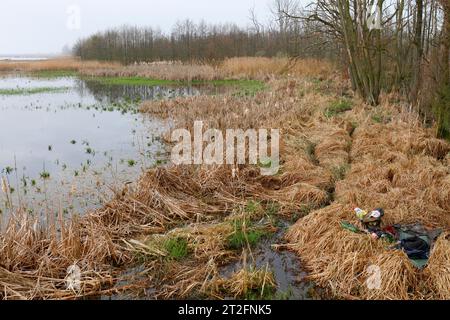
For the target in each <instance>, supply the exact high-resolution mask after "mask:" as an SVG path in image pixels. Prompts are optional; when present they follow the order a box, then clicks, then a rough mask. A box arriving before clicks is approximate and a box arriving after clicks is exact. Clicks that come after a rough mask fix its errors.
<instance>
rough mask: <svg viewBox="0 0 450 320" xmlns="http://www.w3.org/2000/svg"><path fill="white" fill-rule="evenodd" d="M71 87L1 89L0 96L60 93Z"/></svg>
mask: <svg viewBox="0 0 450 320" xmlns="http://www.w3.org/2000/svg"><path fill="white" fill-rule="evenodd" d="M69 89H70V88H69V87H59V88H17V89H0V96H24V95H32V94H39V93H59V92H65V91H67V90H69Z"/></svg>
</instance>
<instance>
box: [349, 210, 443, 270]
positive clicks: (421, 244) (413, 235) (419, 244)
mask: <svg viewBox="0 0 450 320" xmlns="http://www.w3.org/2000/svg"><path fill="white" fill-rule="evenodd" d="M355 213H356V216H357V217H358V219H359V220H360V222H361V223H362V225H363V226H364V229H361V228H359V227H357V226H355V225H354V224H351V223H350V222H347V221H343V222H341V226H342V228H344V229H346V230H349V231H351V232H354V233H366V234H369V235H370V236H371V237H372V238H373V239H385V240H387V241H389V242H392V243H394V242H396V244H395V245H394V247H391V249H396V250H403V251H404V252H405V253H406V255H407V256H408V258H409V259H410V261H411V263H412V264H413V265H414V266H415V267H417V268H418V269H423V268H425V266H426V265H427V264H428V260H429V258H430V252H431V248H432V245H433V243H434V241H436V239H437V238H438V237H439V236H440V235H441V234H442V230H440V229H437V230H428V229H426V228H425V227H424V226H423V225H421V224H419V223H416V224H410V225H400V224H396V225H393V226H387V227H384V228H381V221H382V218H383V217H384V210H383V209H376V210H373V211H371V212H367V211H364V210H362V209H360V208H356V209H355Z"/></svg>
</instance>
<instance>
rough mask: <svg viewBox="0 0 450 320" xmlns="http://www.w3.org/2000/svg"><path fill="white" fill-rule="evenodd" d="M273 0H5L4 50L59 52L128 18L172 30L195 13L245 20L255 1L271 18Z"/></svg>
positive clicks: (0, 27)
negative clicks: (270, 7)
mask: <svg viewBox="0 0 450 320" xmlns="http://www.w3.org/2000/svg"><path fill="white" fill-rule="evenodd" d="M269 3H271V1H270V0H1V6H0V54H31V53H41V54H44V53H59V52H61V50H62V48H63V47H64V46H65V45H72V44H73V43H74V42H75V40H76V39H78V38H80V37H85V36H88V35H90V34H92V33H94V32H96V31H99V30H104V29H106V28H109V27H116V26H120V25H123V24H130V25H149V26H155V27H156V26H160V27H161V28H162V29H163V31H167V30H170V28H171V26H172V25H173V24H174V23H175V22H176V21H177V20H180V19H185V18H190V19H192V20H194V21H199V20H201V19H205V20H206V21H207V22H212V23H216V22H234V23H237V24H239V25H243V26H245V25H247V24H248V23H249V9H250V8H252V7H255V10H256V12H257V14H258V16H259V17H260V19H261V20H264V19H267V17H268V16H269V12H270V11H269ZM78 9H79V10H78ZM78 11H80V15H79V17H80V18H79V19H78ZM78 22H79V24H78ZM78 26H79V28H78Z"/></svg>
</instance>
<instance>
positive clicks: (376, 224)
mask: <svg viewBox="0 0 450 320" xmlns="http://www.w3.org/2000/svg"><path fill="white" fill-rule="evenodd" d="M383 217H384V210H383V209H376V210H374V211H372V212H370V213H369V214H367V215H366V216H365V217H364V218H363V219H362V220H361V222H362V223H363V225H364V226H365V227H366V228H380V227H381V219H382V218H383Z"/></svg>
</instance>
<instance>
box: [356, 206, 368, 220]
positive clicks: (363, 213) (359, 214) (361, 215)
mask: <svg viewBox="0 0 450 320" xmlns="http://www.w3.org/2000/svg"><path fill="white" fill-rule="evenodd" d="M355 213H356V216H357V217H358V219H359V220H362V219H364V217H365V216H366V215H367V213H368V212H367V211H364V210H362V209H360V208H356V209H355Z"/></svg>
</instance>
